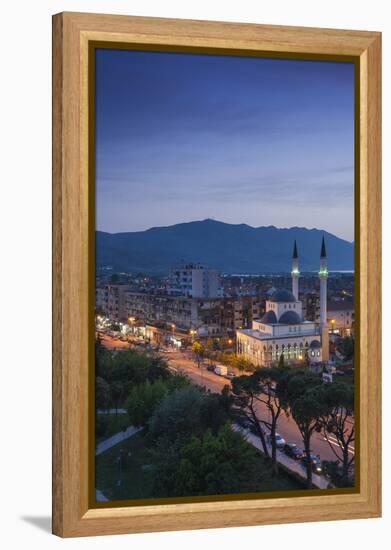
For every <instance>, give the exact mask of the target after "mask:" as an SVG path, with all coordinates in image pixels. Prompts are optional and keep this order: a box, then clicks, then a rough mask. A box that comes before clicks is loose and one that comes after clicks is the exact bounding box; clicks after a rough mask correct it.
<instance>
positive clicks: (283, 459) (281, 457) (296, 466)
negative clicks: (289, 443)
mask: <svg viewBox="0 0 391 550" xmlns="http://www.w3.org/2000/svg"><path fill="white" fill-rule="evenodd" d="M233 429H234V430H235V431H238V432H241V433H242V434H243V435H244V436H245V438H246V439H247V441H248V442H249V443H251V445H253V446H254V447H256V448H257V449H259V450H260V451H262V444H261V440H260V439H259V437H257V436H256V435H255V434H253V433H251V432H250V431H249V430H244V429H243V428H241V427H240V426H238V425H234V426H233ZM266 445H267V448H268V450H269V451H270V455H271V452H272V448H271V445H270V444H269V443H266ZM277 462H278V463H279V464H281V465H282V466H285V468H288V469H289V470H290V471H291V472H294V473H295V474H297V475H299V476H300V477H301V478H302V479H303V480H306V479H307V475H306V471H305V469H304V467H303V466H302V465H301V463H300V462H299V461H296V460H294V459H293V458H289V456H286V454H285V453H283V452H282V451H279V450H278V449H277ZM312 483H313V484H314V485H315V487H316V488H317V489H328V487H329V483H330V482H329V481H328V480H327V479H325V478H324V477H323V476H319V475H317V474H315V473H312Z"/></svg>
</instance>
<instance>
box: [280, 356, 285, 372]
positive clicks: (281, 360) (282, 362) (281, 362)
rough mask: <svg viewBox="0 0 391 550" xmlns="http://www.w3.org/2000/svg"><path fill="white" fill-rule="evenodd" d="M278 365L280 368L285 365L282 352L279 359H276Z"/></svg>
mask: <svg viewBox="0 0 391 550" xmlns="http://www.w3.org/2000/svg"><path fill="white" fill-rule="evenodd" d="M278 366H279V368H280V369H282V368H283V367H284V366H285V361H284V354H283V353H281V355H280V359H279V360H278Z"/></svg>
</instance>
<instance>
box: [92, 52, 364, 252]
mask: <svg viewBox="0 0 391 550" xmlns="http://www.w3.org/2000/svg"><path fill="white" fill-rule="evenodd" d="M95 105H96V220H97V229H99V230H102V231H109V232H112V233H114V232H119V231H140V230H144V229H148V228H150V227H155V226H165V225H172V224H175V223H180V222H187V221H193V220H202V219H205V218H213V219H216V220H220V221H224V222H228V223H238V224H239V223H246V224H249V225H252V226H254V227H259V226H262V225H275V226H277V227H292V226H300V227H308V228H312V227H317V228H319V229H325V230H327V231H330V232H331V233H333V234H335V235H337V236H339V237H342V238H344V239H347V240H349V241H352V240H353V238H354V66H353V64H351V63H336V62H328V61H296V60H283V59H261V58H249V57H228V56H215V55H198V54H197V55H196V54H179V53H163V52H138V51H121V50H105V49H99V50H97V51H96V100H95Z"/></svg>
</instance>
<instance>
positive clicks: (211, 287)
mask: <svg viewBox="0 0 391 550" xmlns="http://www.w3.org/2000/svg"><path fill="white" fill-rule="evenodd" d="M170 293H171V294H177V295H178V294H180V295H183V296H187V297H189V298H216V297H217V296H219V295H220V293H221V292H220V276H219V272H218V271H217V270H216V269H209V268H207V267H205V266H203V265H201V264H193V263H190V264H184V265H183V266H182V267H180V268H179V269H174V270H173V271H172V272H171V274H170Z"/></svg>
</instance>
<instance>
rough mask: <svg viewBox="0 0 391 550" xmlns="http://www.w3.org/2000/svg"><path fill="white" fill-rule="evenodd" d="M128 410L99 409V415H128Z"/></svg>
mask: <svg viewBox="0 0 391 550" xmlns="http://www.w3.org/2000/svg"><path fill="white" fill-rule="evenodd" d="M127 412H128V411H127V410H126V409H98V410H97V413H98V414H126V413H127Z"/></svg>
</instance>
